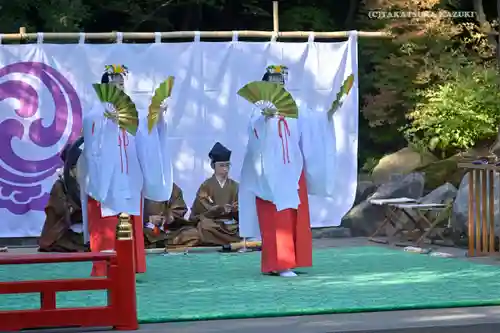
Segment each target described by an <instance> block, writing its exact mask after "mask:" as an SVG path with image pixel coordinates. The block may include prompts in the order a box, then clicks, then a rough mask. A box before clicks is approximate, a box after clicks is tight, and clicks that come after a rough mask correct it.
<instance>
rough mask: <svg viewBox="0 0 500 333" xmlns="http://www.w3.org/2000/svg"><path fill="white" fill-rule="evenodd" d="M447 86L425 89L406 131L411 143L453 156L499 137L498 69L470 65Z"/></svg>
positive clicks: (452, 76) (457, 70)
mask: <svg viewBox="0 0 500 333" xmlns="http://www.w3.org/2000/svg"><path fill="white" fill-rule="evenodd" d="M456 67H458V68H455V69H454V70H453V71H452V73H453V72H454V73H453V74H452V75H450V77H449V78H448V80H446V81H445V82H444V83H442V84H439V85H433V86H431V87H429V88H427V89H425V90H422V91H421V92H420V93H419V95H420V97H421V99H420V102H419V103H417V105H416V107H415V110H414V111H413V112H411V113H410V114H409V115H408V119H409V120H410V124H409V125H408V126H407V127H405V128H404V129H403V132H404V134H405V136H406V137H407V139H408V141H410V142H413V143H415V144H417V145H419V146H425V147H427V148H428V149H429V150H430V151H434V152H439V153H440V155H442V156H443V157H446V156H450V155H451V154H454V153H456V152H457V151H461V150H464V149H467V148H470V147H473V146H474V145H475V144H476V143H477V142H480V141H484V140H488V139H492V138H494V137H495V136H496V133H497V127H498V124H500V90H499V87H500V85H499V84H500V77H499V75H498V73H497V72H496V70H494V69H492V68H485V67H483V66H481V65H476V64H468V65H466V66H465V67H459V65H458V66H456Z"/></svg>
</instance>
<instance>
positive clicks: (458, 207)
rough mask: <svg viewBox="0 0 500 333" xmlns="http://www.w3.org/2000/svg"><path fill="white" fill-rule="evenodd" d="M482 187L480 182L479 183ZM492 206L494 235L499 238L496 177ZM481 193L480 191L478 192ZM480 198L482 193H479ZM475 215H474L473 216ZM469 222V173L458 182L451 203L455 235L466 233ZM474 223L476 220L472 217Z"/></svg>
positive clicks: (499, 199) (499, 185)
mask: <svg viewBox="0 0 500 333" xmlns="http://www.w3.org/2000/svg"><path fill="white" fill-rule="evenodd" d="M489 183H490V182H489V181H488V180H487V181H486V187H487V188H489ZM479 184H480V185H479V186H482V185H481V184H482V180H480V181H479ZM494 188H495V190H494V201H495V203H494V205H495V235H496V236H500V195H499V192H500V177H498V176H496V177H495V181H494ZM480 192H481V191H480ZM479 197H480V198H482V193H480V196H479ZM473 204H474V205H475V204H476V198H475V196H474V197H473ZM474 215H475V214H474ZM468 221H469V173H466V174H465V176H464V177H463V178H462V181H461V182H460V186H459V188H458V193H457V197H456V199H455V202H454V203H453V209H452V214H451V221H450V222H451V227H452V228H453V230H454V231H455V232H457V233H464V234H466V233H467V230H468V228H467V226H468ZM474 223H476V218H475V216H474Z"/></svg>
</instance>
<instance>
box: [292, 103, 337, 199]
mask: <svg viewBox="0 0 500 333" xmlns="http://www.w3.org/2000/svg"><path fill="white" fill-rule="evenodd" d="M299 128H300V132H301V136H302V138H301V149H302V154H303V156H304V163H305V174H306V181H307V192H308V194H310V195H316V196H320V197H325V198H333V197H334V196H335V195H339V193H341V191H339V189H338V188H336V184H337V183H338V182H337V180H336V179H337V163H338V161H337V146H336V140H335V127H334V123H333V119H328V115H327V113H326V112H320V111H313V110H310V109H309V108H307V107H306V106H305V104H304V106H303V107H302V108H301V109H300V113H299Z"/></svg>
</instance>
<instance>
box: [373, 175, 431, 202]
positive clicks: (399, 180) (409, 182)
mask: <svg viewBox="0 0 500 333" xmlns="http://www.w3.org/2000/svg"><path fill="white" fill-rule="evenodd" d="M424 182H425V179H424V175H423V174H422V173H420V172H414V173H410V174H409V175H406V176H402V175H393V177H392V180H391V181H389V182H388V183H385V184H382V185H380V186H379V188H378V189H377V190H376V191H375V193H373V194H372V195H371V196H370V197H369V198H368V199H388V198H402V197H406V198H411V199H419V198H420V197H422V194H423V192H424Z"/></svg>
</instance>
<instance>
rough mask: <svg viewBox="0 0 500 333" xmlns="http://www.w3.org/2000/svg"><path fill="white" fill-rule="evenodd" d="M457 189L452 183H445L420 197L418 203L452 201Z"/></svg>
mask: <svg viewBox="0 0 500 333" xmlns="http://www.w3.org/2000/svg"><path fill="white" fill-rule="evenodd" d="M457 193H458V190H457V188H456V187H455V186H453V184H450V183H446V184H443V185H441V186H439V187H438V188H436V189H435V190H433V191H432V192H430V193H429V194H427V195H426V196H424V197H423V198H422V199H420V203H424V204H444V203H448V202H453V200H455V197H456V196H457Z"/></svg>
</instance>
